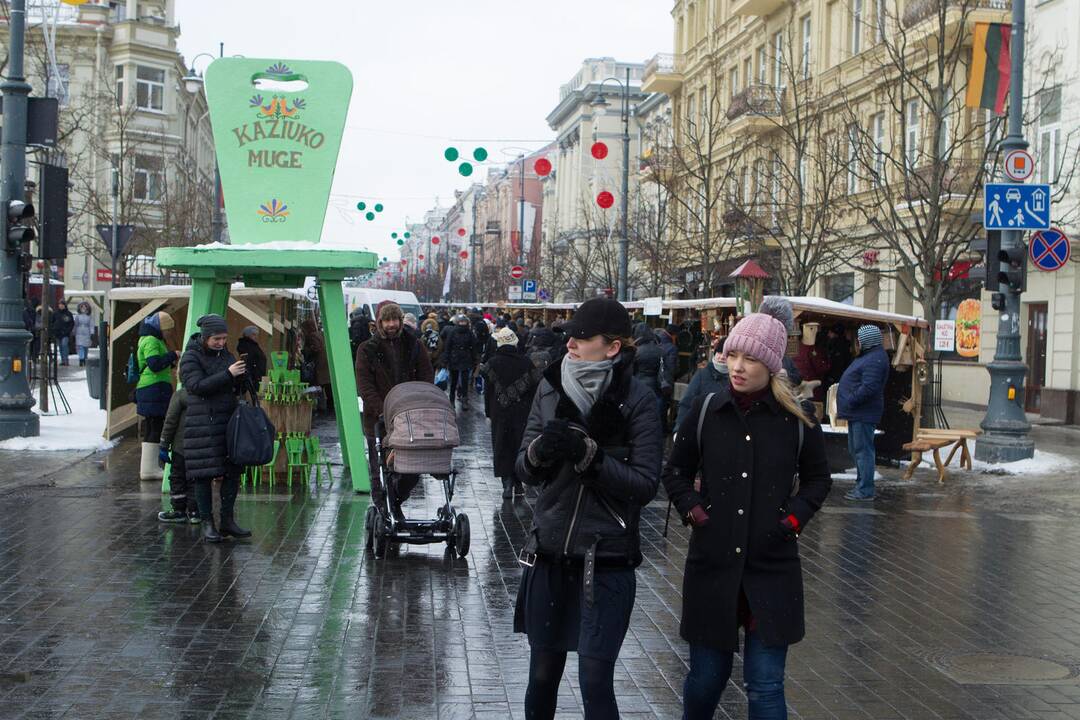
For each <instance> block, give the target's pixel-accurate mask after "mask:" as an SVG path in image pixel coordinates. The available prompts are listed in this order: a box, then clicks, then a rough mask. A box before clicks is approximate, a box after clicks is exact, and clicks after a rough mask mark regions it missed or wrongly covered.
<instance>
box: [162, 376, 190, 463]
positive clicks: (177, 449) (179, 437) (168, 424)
mask: <svg viewBox="0 0 1080 720" xmlns="http://www.w3.org/2000/svg"><path fill="white" fill-rule="evenodd" d="M187 406H188V397H187V390H185V389H184V388H182V387H179V388H176V392H174V393H173V396H172V399H171V400H169V411H168V412H167V413H165V424H164V425H163V426H162V428H161V447H163V448H166V449H168V450H171V451H172V452H174V453H176V454H178V455H183V454H184V421H185V420H186V419H187Z"/></svg>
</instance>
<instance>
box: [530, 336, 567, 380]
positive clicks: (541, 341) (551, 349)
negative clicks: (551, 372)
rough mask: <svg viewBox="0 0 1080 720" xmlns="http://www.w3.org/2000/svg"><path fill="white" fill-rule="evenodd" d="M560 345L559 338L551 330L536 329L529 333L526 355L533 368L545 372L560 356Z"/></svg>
mask: <svg viewBox="0 0 1080 720" xmlns="http://www.w3.org/2000/svg"><path fill="white" fill-rule="evenodd" d="M560 345H561V343H560V342H559V338H558V337H557V336H556V335H555V333H554V332H553V331H552V330H551V329H550V328H546V327H543V326H541V327H536V328H533V329H532V331H531V332H530V333H529V342H528V345H527V347H526V349H525V353H526V355H527V356H528V358H529V360H531V361H532V364H533V367H535V368H536V369H537V370H540V371H541V372H543V371H544V370H546V369H547V366H548V365H550V364H551V363H552V362H554V361H555V358H556V357H557V356H558V355H559V349H560Z"/></svg>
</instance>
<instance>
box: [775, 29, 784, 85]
mask: <svg viewBox="0 0 1080 720" xmlns="http://www.w3.org/2000/svg"><path fill="white" fill-rule="evenodd" d="M773 85H775V86H776V87H778V88H780V87H784V33H782V32H778V33H776V34H775V35H773Z"/></svg>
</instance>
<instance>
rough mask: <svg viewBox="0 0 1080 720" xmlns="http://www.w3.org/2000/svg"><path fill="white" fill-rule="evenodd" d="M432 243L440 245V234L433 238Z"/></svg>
mask: <svg viewBox="0 0 1080 720" xmlns="http://www.w3.org/2000/svg"><path fill="white" fill-rule="evenodd" d="M431 244H432V245H438V244H439V236H438V235H436V236H435V237H433V238H431Z"/></svg>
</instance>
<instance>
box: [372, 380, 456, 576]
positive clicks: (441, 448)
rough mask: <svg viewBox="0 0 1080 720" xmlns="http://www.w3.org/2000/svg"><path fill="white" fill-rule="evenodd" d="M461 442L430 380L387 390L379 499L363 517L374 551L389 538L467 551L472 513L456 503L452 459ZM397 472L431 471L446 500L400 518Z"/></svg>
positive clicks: (378, 427) (379, 444)
mask: <svg viewBox="0 0 1080 720" xmlns="http://www.w3.org/2000/svg"><path fill="white" fill-rule="evenodd" d="M459 442H460V436H459V435H458V428H457V419H456V415H455V413H454V409H453V407H451V405H450V400H449V399H448V398H447V397H446V393H445V392H443V391H442V390H440V389H439V388H438V387H436V386H435V385H433V384H431V383H428V382H406V383H401V384H400V385H396V386H394V387H393V389H391V390H390V392H389V393H387V395H386V401H385V402H384V403H383V416H382V417H381V418H379V421H378V422H377V423H376V424H375V451H376V452H377V453H378V454H379V477H378V478H372V480H373V481H374V480H377V481H378V482H379V484H380V486H381V487H382V488H383V491H384V492H383V497H382V499H381V500H382V502H381V503H372V504H371V505H370V506H369V507H368V510H367V515H366V517H365V528H366V530H365V532H366V546H367V549H368V550H371V551H372V552H374V554H375V557H382V556H383V555H385V554H386V548H387V546H388V545H389V544H390V543H412V544H418V545H419V544H427V543H437V542H445V543H446V547H447V548H448V549H449V550H450V551H451V552H456V553H457V554H458V555H459V556H460V557H465V555H467V554H468V552H469V516H468V515H466V514H465V513H459V512H457V511H456V510H455V509H454V506H453V504H452V503H453V499H454V485H455V483H456V480H457V471H456V470H454V468H453V464H452V460H453V452H454V448H455V447H457V445H458V444H459ZM395 475H430V476H432V477H434V478H436V479H438V480H440V481H442V486H443V495H444V497H445V502H444V503H443V506H442V507H440V508H439V511H438V516H437V517H435V518H434V519H429V520H409V519H404V518H396V517H395V516H394V512H393V508H394V507H396V500H397V498H396V487H395V486H396V483H395V482H391V480H392V479H393V478H394V476H395Z"/></svg>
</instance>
